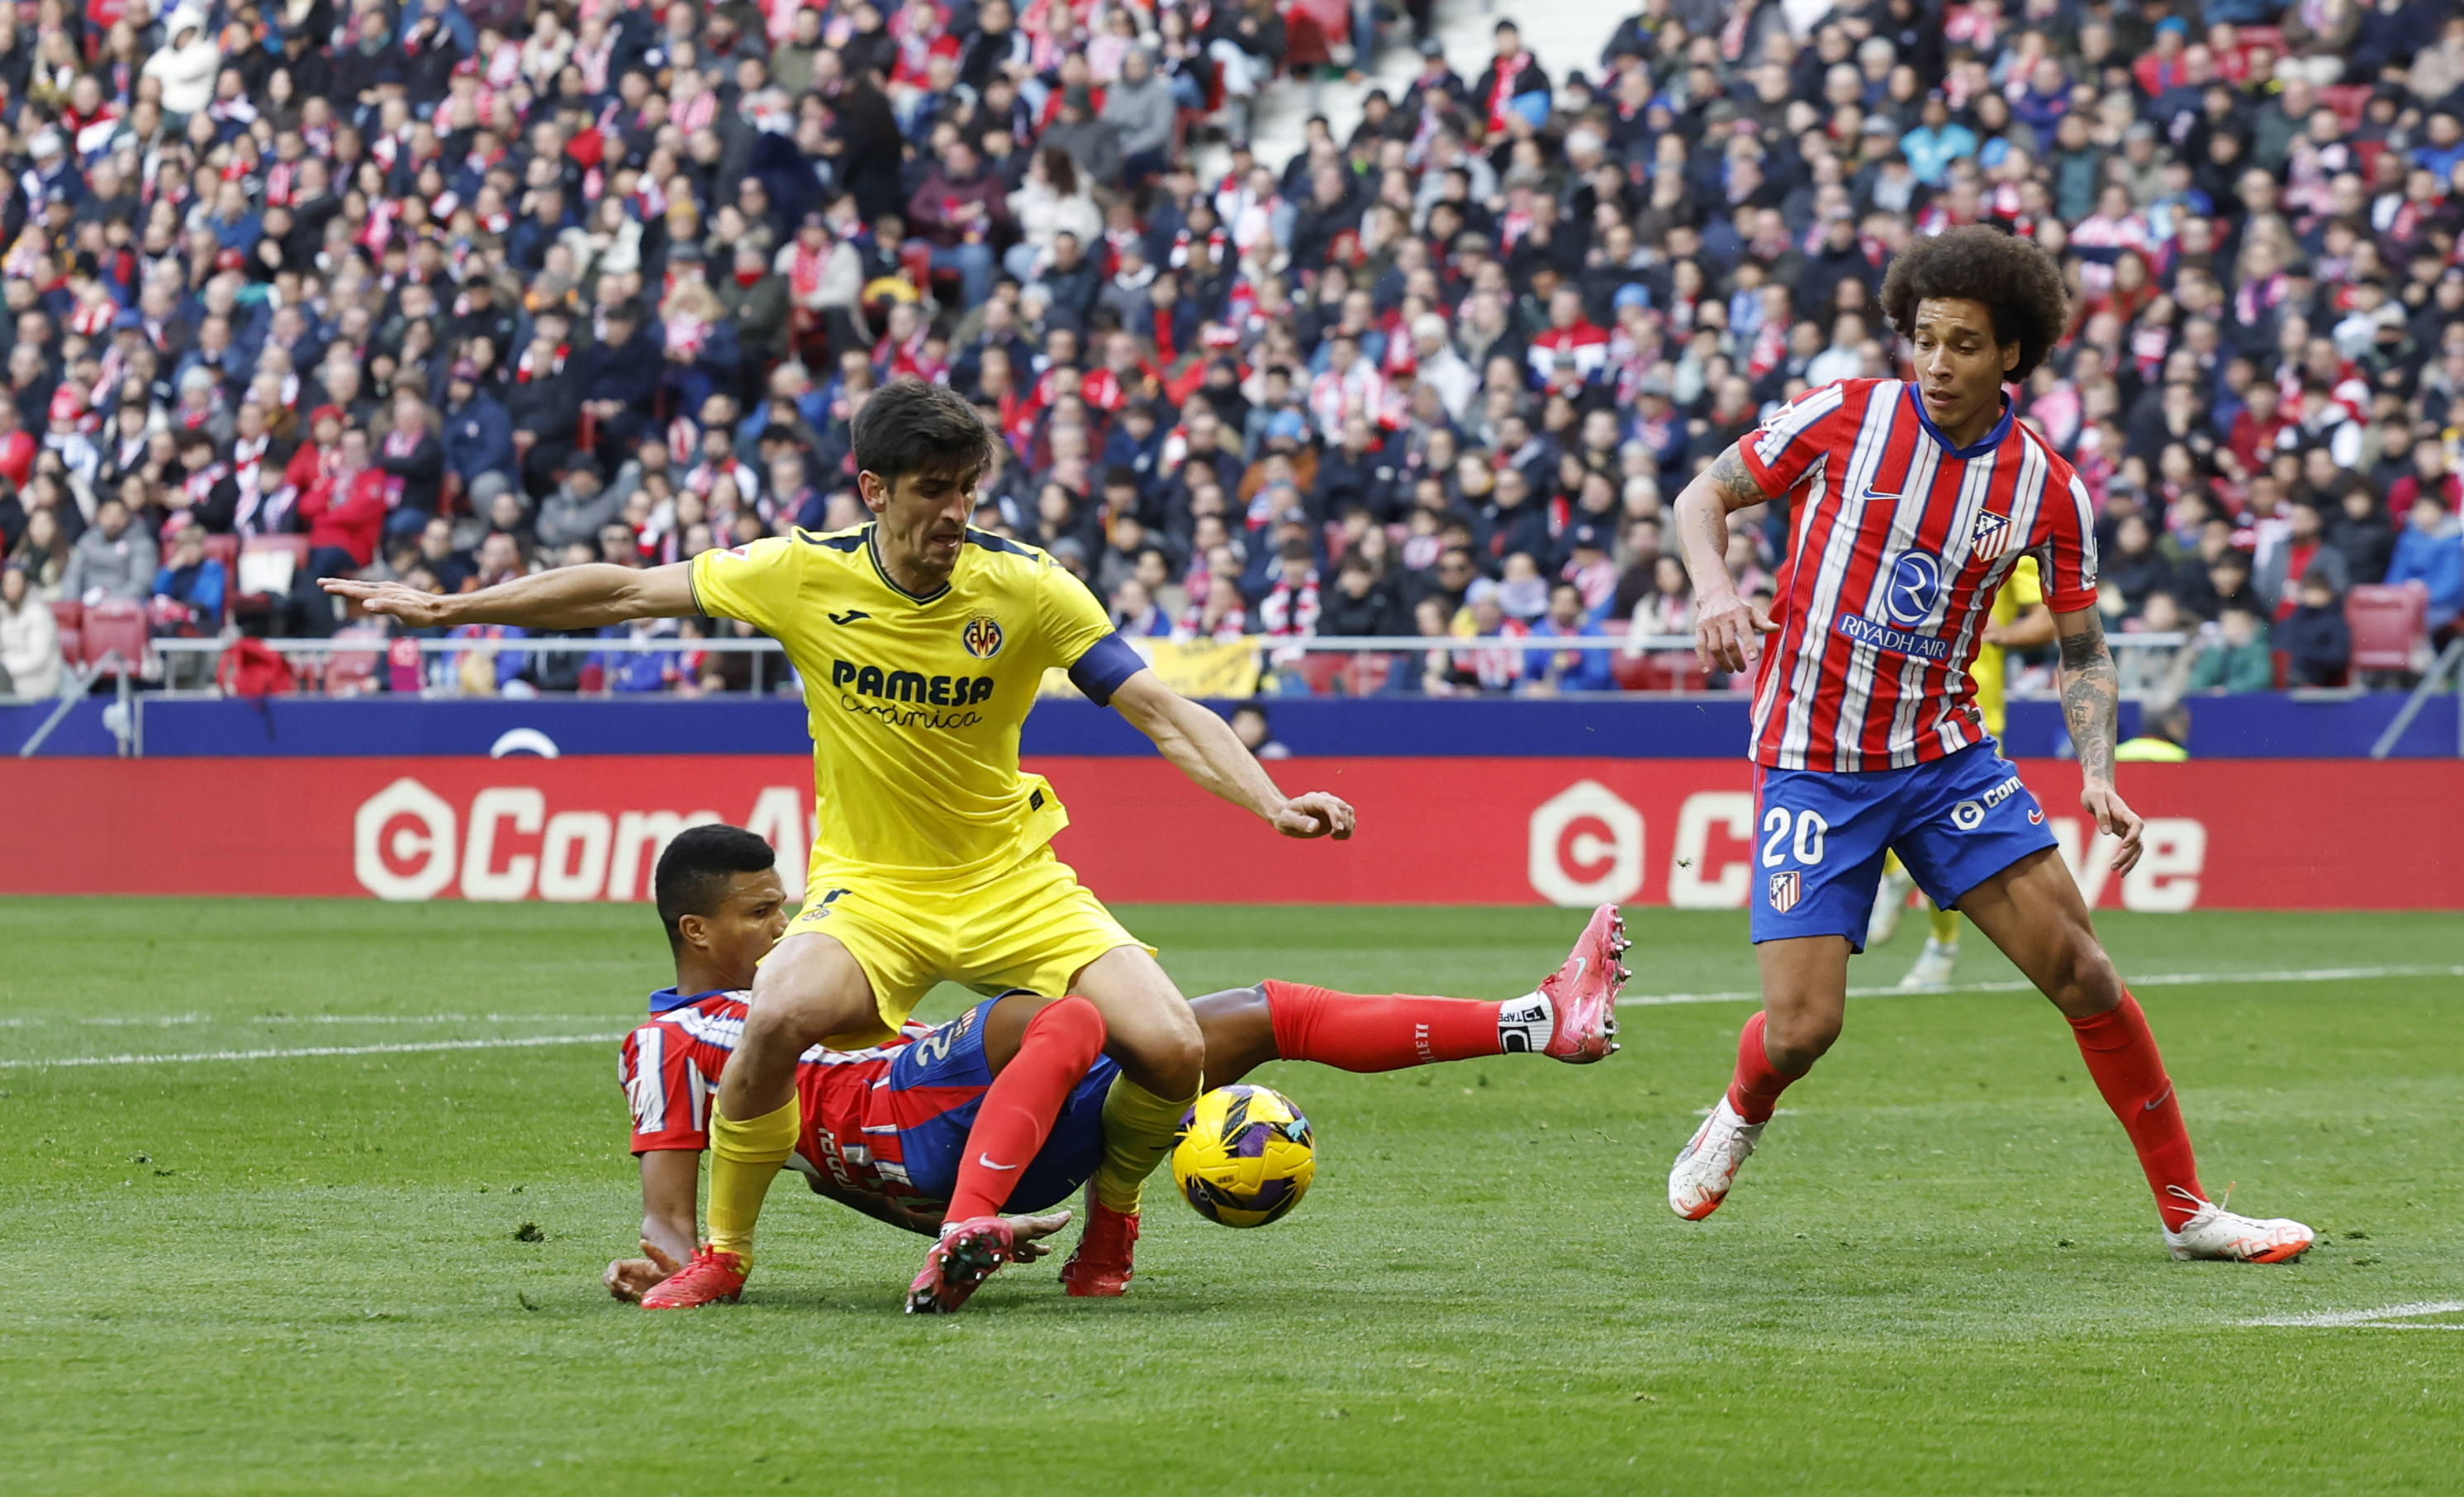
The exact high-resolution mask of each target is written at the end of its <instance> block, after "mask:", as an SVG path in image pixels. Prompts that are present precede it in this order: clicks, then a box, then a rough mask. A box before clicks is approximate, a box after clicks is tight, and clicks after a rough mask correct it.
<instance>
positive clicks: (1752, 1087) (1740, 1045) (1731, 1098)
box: [1728, 1014, 1804, 1123]
mask: <svg viewBox="0 0 2464 1497" xmlns="http://www.w3.org/2000/svg"><path fill="white" fill-rule="evenodd" d="M1764 1024H1765V1021H1764V1018H1763V1016H1762V1015H1761V1014H1756V1015H1754V1016H1753V1017H1752V1018H1751V1019H1749V1020H1747V1021H1746V1027H1745V1030H1744V1031H1743V1032H1742V1033H1740V1034H1739V1035H1738V1036H1737V1070H1736V1075H1735V1076H1734V1078H1733V1079H1731V1080H1730V1081H1729V1083H1728V1106H1729V1107H1730V1108H1732V1109H1733V1110H1735V1112H1736V1114H1737V1115H1738V1116H1739V1117H1742V1118H1744V1119H1745V1120H1746V1121H1747V1122H1749V1123H1767V1122H1770V1121H1771V1110H1772V1109H1773V1108H1776V1107H1778V1106H1779V1094H1780V1093H1781V1092H1783V1091H1785V1090H1788V1087H1789V1083H1791V1082H1793V1081H1796V1080H1799V1079H1801V1078H1802V1077H1803V1075H1804V1073H1803V1072H1802V1071H1800V1072H1798V1073H1797V1074H1796V1075H1791V1074H1789V1073H1788V1072H1787V1071H1784V1070H1781V1069H1780V1068H1778V1067H1776V1066H1773V1065H1772V1064H1771V1051H1770V1050H1769V1049H1768V1048H1767V1047H1766V1046H1764V1044H1763V1027H1764Z"/></svg>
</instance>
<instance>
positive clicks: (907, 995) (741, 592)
mask: <svg viewBox="0 0 2464 1497" xmlns="http://www.w3.org/2000/svg"><path fill="white" fill-rule="evenodd" d="M849 435H850V437H851V440H852V443H853V448H854V455H855V462H856V466H857V468H858V469H859V470H860V471H859V472H858V473H857V474H856V487H857V491H858V493H859V494H860V495H861V496H862V497H863V499H864V503H865V506H866V508H867V509H869V511H870V512H871V514H872V516H873V518H872V520H871V522H870V523H868V524H865V525H861V526H858V527H857V528H855V529H853V530H847V531H841V532H838V533H835V534H831V535H817V534H814V533H813V532H811V531H805V530H798V531H796V532H794V533H793V534H792V535H790V536H784V537H775V538H771V539H761V540H756V541H753V542H751V543H749V544H746V545H742V546H736V547H732V548H729V549H726V550H712V551H705V552H703V553H702V554H701V555H699V556H697V557H695V558H693V560H692V561H680V562H677V563H676V564H674V565H672V566H656V567H649V568H647V569H642V570H635V569H632V568H627V567H622V566H600V565H592V566H568V567H562V568H560V569H558V570H556V571H553V572H541V573H539V574H538V575H537V576H533V577H525V578H520V579H517V580H516V581H513V582H508V583H499V584H497V585H495V586H493V587H483V588H481V589H479V590H478V591H477V592H472V593H464V594H462V595H460V596H458V597H451V598H445V597H433V596H430V595H429V594H427V593H422V592H419V591H416V590H414V589H412V588H408V587H405V586H403V585H402V584H401V583H362V582H355V581H351V580H347V579H342V578H328V579H326V580H325V581H324V582H323V583H321V584H320V585H322V586H323V587H324V588H325V589H326V590H327V591H328V592H332V593H337V594H340V595H341V596H344V597H348V598H353V599H357V600H359V601H360V602H361V603H362V604H363V605H365V606H366V607H367V608H368V610H369V611H370V612H374V613H385V614H390V615H392V616H393V617H395V618H398V619H400V620H402V621H403V622H404V623H405V624H407V625H410V626H412V627H423V628H427V627H439V626H449V627H450V626H452V625H457V624H517V625H522V626H525V627H540V628H590V627H598V626H602V625H607V624H621V623H624V622H626V621H627V620H631V619H658V618H681V617H686V616H690V615H693V614H696V613H708V614H712V615H715V616H717V617H721V618H731V619H740V620H742V621H743V622H745V623H747V624H750V625H752V626H754V627H756V628H759V629H760V630H761V631H762V632H763V633H766V634H768V635H770V636H771V637H772V638H774V639H776V640H778V641H779V642H780V644H781V646H783V647H784V648H785V649H786V651H787V658H788V659H789V660H790V661H791V662H792V663H793V664H794V665H795V668H796V672H797V674H798V676H799V677H801V678H802V680H803V687H804V701H805V706H806V708H807V712H806V721H807V724H808V726H809V728H810V731H811V732H812V735H813V743H814V750H813V790H814V797H815V800H814V804H815V815H816V816H817V818H818V826H819V829H818V831H817V833H816V835H815V836H814V839H813V854H812V863H811V867H810V869H809V870H808V871H807V873H806V875H805V888H806V889H808V890H810V891H811V892H812V893H811V895H810V897H809V898H808V899H807V900H806V902H805V905H804V908H803V912H802V913H801V914H798V915H797V916H796V918H795V919H794V920H793V921H792V922H791V923H790V924H789V926H788V929H787V934H786V936H783V937H782V938H781V940H780V942H779V945H778V948H777V949H776V950H775V951H773V952H772V953H771V954H770V956H769V957H768V958H766V959H765V960H764V961H763V962H762V964H761V974H760V977H759V980H756V981H755V982H754V984H753V1000H752V1011H751V1012H750V1013H749V1014H748V1015H747V1016H746V1018H745V1021H744V1030H743V1043H742V1045H741V1046H740V1047H739V1049H738V1050H737V1059H736V1064H735V1065H734V1066H731V1067H730V1068H728V1072H727V1082H726V1085H725V1087H724V1088H723V1089H722V1090H721V1092H720V1095H719V1098H718V1104H717V1111H716V1112H715V1114H714V1118H713V1121H712V1123H711V1137H712V1148H711V1167H710V1242H709V1244H707V1257H708V1261H707V1262H706V1263H702V1264H698V1265H696V1266H694V1267H693V1269H692V1270H691V1271H692V1272H693V1274H694V1275H695V1277H696V1279H697V1281H698V1282H700V1283H701V1284H703V1285H704V1286H705V1288H707V1291H708V1292H709V1293H710V1294H712V1295H714V1296H715V1295H718V1294H722V1293H733V1292H735V1286H737V1285H738V1284H740V1283H742V1281H743V1276H744V1273H745V1271H746V1270H747V1269H749V1268H750V1267H751V1266H752V1264H753V1232H754V1225H755V1222H757V1221H758V1220H759V1216H760V1213H761V1201H762V1198H763V1195H764V1193H765V1192H767V1191H768V1189H769V1188H770V1181H771V1178H772V1177H774V1176H775V1175H777V1174H778V1172H779V1167H780V1166H781V1164H783V1163H785V1162H786V1159H787V1157H788V1156H789V1155H790V1154H791V1153H792V1152H793V1151H794V1148H795V1143H796V1126H797V1113H796V1060H797V1057H798V1056H799V1055H801V1054H803V1052H804V1050H805V1049H806V1048H807V1047H808V1046H814V1045H822V1044H829V1045H835V1046H842V1047H846V1046H862V1045H869V1044H874V1043H877V1042H878V1041H880V1040H884V1039H888V1038H890V1037H891V1036H892V1035H894V1034H896V1033H897V1032H898V1029H899V1025H900V1024H902V1023H904V1022H905V1020H906V1018H907V1016H908V1015H909V1014H910V1013H912V1012H913V1011H914V1008H915V1005H916V1003H917V1002H920V1001H921V1000H922V999H923V997H924V995H925V994H926V993H928V992H930V991H932V989H933V988H934V986H935V984H937V983H940V982H943V981H950V982H957V983H959V984H961V985H964V986H967V987H971V988H974V989H976V990H977V991H979V992H998V991H1000V990H1001V989H1003V988H1010V987H1023V988H1028V989H1031V990H1033V991H1035V992H1038V993H1073V994H1076V995H1078V996H1080V997H1083V998H1085V999H1087V1000H1088V1001H1089V1002H1092V1003H1093V1004H1094V1005H1095V1008H1096V1010H1097V1011H1098V1012H1099V1013H1101V1014H1102V1015H1103V1018H1104V1026H1105V1033H1106V1037H1107V1038H1106V1049H1105V1053H1107V1054H1108V1055H1110V1056H1111V1058H1112V1059H1114V1060H1115V1061H1117V1062H1119V1063H1120V1076H1119V1079H1118V1082H1117V1084H1116V1085H1115V1086H1114V1087H1113V1089H1112V1092H1111V1097H1110V1098H1109V1099H1108V1101H1107V1104H1106V1105H1107V1108H1108V1111H1109V1114H1110V1115H1109V1119H1108V1123H1107V1127H1106V1130H1105V1137H1106V1140H1107V1143H1108V1145H1109V1153H1108V1154H1107V1155H1106V1156H1105V1160H1104V1167H1103V1168H1102V1169H1101V1170H1099V1171H1097V1172H1096V1176H1095V1180H1094V1192H1093V1201H1092V1204H1091V1206H1090V1208H1089V1212H1088V1218H1087V1229H1086V1232H1085V1234H1084V1235H1083V1236H1081V1237H1080V1239H1079V1241H1078V1248H1077V1251H1076V1252H1075V1253H1073V1254H1072V1255H1071V1258H1070V1262H1069V1264H1068V1266H1067V1267H1065V1268H1064V1269H1063V1279H1064V1282H1066V1283H1067V1285H1068V1287H1069V1292H1070V1293H1072V1294H1118V1293H1121V1292H1122V1291H1123V1290H1124V1289H1125V1288H1127V1287H1128V1285H1129V1281H1130V1276H1131V1271H1132V1264H1131V1258H1132V1249H1133V1244H1135V1243H1136V1241H1137V1209H1138V1191H1139V1183H1140V1182H1141V1181H1142V1180H1144V1179H1145V1178H1146V1177H1147V1176H1148V1175H1149V1174H1151V1173H1152V1172H1153V1171H1154V1169H1155V1166H1156V1165H1157V1164H1158V1163H1160V1162H1161V1161H1162V1159H1163V1156H1164V1155H1165V1154H1166V1153H1167V1152H1168V1151H1169V1150H1170V1149H1171V1148H1172V1139H1173V1133H1174V1129H1175V1126H1176V1125H1177V1123H1178V1122H1179V1120H1180V1115H1181V1113H1182V1112H1183V1111H1185V1110H1186V1109H1187V1108H1188V1106H1189V1104H1190V1102H1191V1101H1192V1100H1193V1099H1195V1098H1196V1097H1197V1095H1198V1077H1199V1064H1200V1061H1201V1059H1202V1057H1203V1050H1204V1046H1203V1044H1202V1042H1201V1041H1200V1040H1199V1034H1198V1025H1197V1024H1196V1022H1195V1021H1194V1020H1193V1019H1192V1018H1191V1017H1190V1012H1189V1003H1188V1002H1187V1001H1186V1000H1185V999H1183V998H1182V997H1181V994H1180V990H1179V989H1178V988H1176V987H1175V986H1173V983H1172V980H1171V979H1170V978H1169V977H1167V976H1165V974H1164V970H1163V968H1162V966H1161V965H1159V964H1158V963H1157V962H1156V961H1155V953H1154V952H1153V951H1152V950H1151V949H1150V948H1148V947H1146V946H1144V945H1141V944H1140V943H1139V941H1138V939H1137V937H1135V936H1132V935H1131V934H1130V933H1129V932H1128V931H1127V930H1125V929H1124V928H1123V927H1122V926H1121V924H1120V922H1119V921H1117V920H1115V919H1113V918H1112V915H1111V912H1110V911H1107V910H1106V909H1105V908H1104V906H1103V902H1102V901H1101V900H1099V899H1097V898H1096V897H1095V895H1094V894H1093V893H1091V892H1089V891H1088V890H1087V889H1085V888H1084V887H1082V886H1081V885H1080V884H1079V882H1078V878H1077V875H1076V874H1074V873H1072V872H1071V871H1070V870H1069V869H1068V867H1067V865H1066V864H1064V863H1062V861H1061V860H1060V859H1059V858H1058V857H1056V856H1055V855H1054V854H1053V851H1052V847H1051V838H1052V835H1053V833H1055V832H1057V831H1059V830H1060V829H1061V828H1062V827H1063V826H1067V824H1068V816H1067V812H1065V811H1064V810H1063V809H1062V805H1061V800H1060V797H1059V796H1058V795H1057V794H1055V793H1054V791H1053V788H1052V786H1050V785H1049V784H1046V783H1045V782H1044V780H1043V779H1042V778H1040V777H1038V776H1035V775H1028V774H1023V773H1021V772H1020V769H1019V762H1018V739H1019V729H1020V725H1021V724H1022V723H1023V722H1024V721H1025V719H1026V715H1027V712H1028V710H1029V709H1030V708H1032V707H1033V706H1034V705H1035V699H1036V693H1037V691H1038V690H1039V688H1040V687H1041V686H1042V684H1043V681H1044V677H1045V671H1048V670H1061V671H1067V672H1068V675H1069V679H1070V681H1071V682H1072V683H1073V684H1075V685H1076V686H1077V688H1078V689H1079V690H1080V691H1082V692H1084V693H1086V694H1087V696H1088V698H1089V700H1092V701H1094V702H1095V703H1097V704H1098V705H1104V706H1110V707H1111V708H1113V709H1115V710H1116V711H1118V712H1119V713H1120V714H1121V715H1122V716H1123V717H1125V718H1127V719H1128V720H1129V721H1130V723H1131V724H1132V725H1133V726H1134V727H1135V728H1137V729H1138V731H1139V732H1141V733H1144V734H1145V735H1146V736H1147V737H1149V738H1152V739H1153V740H1154V741H1155V748H1156V750H1157V751H1158V752H1160V753H1161V754H1162V755H1163V757H1164V758H1165V759H1167V760H1171V761H1172V763H1173V765H1174V767H1175V768H1177V769H1178V770H1179V771H1180V772H1181V773H1182V774H1184V775H1187V776H1188V777H1189V778H1190V780H1191V781H1192V782H1195V783H1197V784H1198V785H1199V786H1200V787H1201V788H1203V789H1205V790H1207V791H1208V792H1210V793H1212V794H1214V795H1217V796H1221V798H1223V799H1224V800H1226V801H1229V802H1231V803H1232V804H1235V805H1238V806H1241V807H1242V808H1243V809H1244V810H1247V811H1249V812H1251V813H1253V814H1255V815H1256V816H1258V817H1259V818H1260V819H1261V820H1263V821H1265V823H1266V824H1267V825H1268V826H1272V827H1273V828H1274V829H1275V830H1276V831H1277V832H1279V833H1281V834H1282V835H1284V836H1287V837H1303V838H1308V837H1325V836H1332V837H1336V838H1343V837H1349V836H1350V835H1351V834H1352V829H1353V811H1352V807H1351V806H1349V805H1347V804H1344V803H1343V802H1342V801H1341V800H1339V799H1337V798H1336V797H1334V796H1331V795H1325V794H1320V793H1311V794H1306V795H1298V796H1287V795H1285V794H1284V793H1283V792H1282V791H1281V790H1280V789H1278V788H1277V787H1276V785H1275V782H1274V781H1273V780H1272V779H1270V778H1269V777H1268V776H1267V774H1266V771H1265V769H1264V768H1263V767H1262V766H1261V765H1260V764H1259V762H1258V760H1257V759H1256V757H1255V756H1253V755H1252V754H1250V752H1249V751H1248V750H1247V749H1245V748H1243V747H1242V745H1241V740H1240V739H1239V738H1237V737H1233V735H1232V730H1231V729H1230V728H1229V727H1227V726H1225V724H1224V722H1223V719H1222V718H1221V717H1218V716H1217V715H1215V714H1214V713H1212V712H1209V711H1208V710H1207V709H1206V708H1204V707H1201V706H1199V704H1198V703H1196V702H1192V701H1189V700H1186V699H1185V698H1183V697H1181V696H1180V695H1178V694H1177V693H1174V692H1173V691H1171V690H1170V689H1168V688H1166V687H1165V686H1163V685H1162V684H1161V682H1159V681H1158V680H1157V679H1156V677H1155V672H1154V671H1150V670H1148V669H1146V663H1145V662H1144V661H1143V660H1142V659H1141V658H1140V657H1139V656H1138V653H1137V651H1135V650H1134V649H1131V648H1130V646H1129V643H1128V641H1126V640H1124V639H1122V638H1121V637H1120V634H1119V632H1118V631H1117V630H1116V629H1114V628H1113V627H1112V623H1111V618H1110V616H1109V615H1107V614H1106V612H1105V610H1104V605H1102V604H1100V603H1098V602H1096V601H1095V597H1094V595H1093V594H1092V593H1090V592H1089V591H1088V590H1087V587H1086V584H1085V583H1081V582H1079V581H1078V579H1076V578H1075V577H1072V576H1071V575H1070V574H1069V573H1068V572H1067V571H1066V570H1064V569H1063V568H1062V567H1061V566H1060V565H1059V564H1057V563H1056V562H1054V561H1053V560H1052V559H1051V558H1050V557H1049V556H1046V555H1045V553H1043V552H1041V551H1038V550H1036V549H1035V548H1034V547H1032V546H1023V545H1021V544H1019V543H1018V542H1016V541H1014V540H1009V539H1003V538H1001V537H1000V536H996V535H992V534H989V533H987V532H985V531H980V530H972V529H969V528H968V523H967V522H968V520H969V519H970V518H971V517H973V516H974V515H975V512H976V486H977V483H978V480H979V478H980V477H981V476H982V473H983V470H984V467H985V465H986V464H987V463H988V462H989V461H990V460H991V454H992V446H993V442H994V440H995V439H994V437H993V435H992V434H991V433H990V432H989V431H987V430H986V429H985V428H984V424H983V421H982V419H981V418H980V417H979V416H978V415H977V414H976V411H975V408H974V407H971V406H969V405H968V404H967V403H966V402H965V401H964V400H961V399H960V398H959V397H958V396H957V395H955V394H953V393H952V392H951V391H950V390H949V389H947V388H946V387H943V386H939V385H928V384H925V383H924V382H922V381H920V380H914V379H900V380H893V381H891V382H890V383H889V384H887V385H882V386H881V387H880V388H879V389H876V390H873V391H871V392H870V393H869V394H868V395H866V396H865V397H864V398H863V401H862V405H861V407H860V408H859V409H857V411H856V412H855V415H854V417H853V419H852V420H851V422H850V431H849ZM696 1256H697V1257H698V1256H701V1255H696Z"/></svg>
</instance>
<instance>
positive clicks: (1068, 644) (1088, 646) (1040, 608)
mask: <svg viewBox="0 0 2464 1497" xmlns="http://www.w3.org/2000/svg"><path fill="white" fill-rule="evenodd" d="M1035 613H1036V623H1037V625H1038V627H1040V628H1041V630H1042V631H1043V634H1044V640H1045V648H1046V649H1049V650H1050V651H1051V654H1052V662H1053V664H1055V665H1058V666H1061V667H1063V668H1065V669H1066V670H1067V671H1068V672H1069V684H1070V685H1072V686H1074V687H1076V688H1078V690H1080V691H1082V692H1084V693H1087V699H1088V700H1089V701H1091V702H1093V703H1094V704H1095V705H1096V706H1098V707H1101V706H1104V705H1106V704H1107V703H1109V702H1111V699H1112V693H1114V692H1116V691H1118V690H1120V687H1121V683H1122V682H1124V681H1126V680H1128V679H1129V678H1130V677H1132V676H1133V675H1135V674H1137V673H1138V672H1139V671H1142V670H1144V669H1145V668H1146V660H1145V658H1144V657H1142V656H1141V655H1139V653H1138V652H1137V651H1136V650H1134V649H1131V648H1130V644H1129V641H1127V640H1125V639H1123V638H1121V636H1120V633H1119V631H1117V630H1115V629H1114V628H1113V627H1112V618H1111V614H1108V613H1106V612H1105V611H1104V605H1102V604H1100V603H1098V602H1096V601H1095V595H1094V594H1093V593H1092V592H1089V591H1088V589H1087V584H1086V583H1082V582H1080V581H1079V580H1078V579H1077V577H1076V576H1074V575H1073V574H1072V573H1071V572H1070V571H1069V570H1068V569H1067V567H1064V566H1060V565H1057V564H1055V563H1054V562H1051V561H1045V562H1044V564H1043V565H1042V566H1041V567H1039V568H1038V569H1037V572H1036V578H1035Z"/></svg>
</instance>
